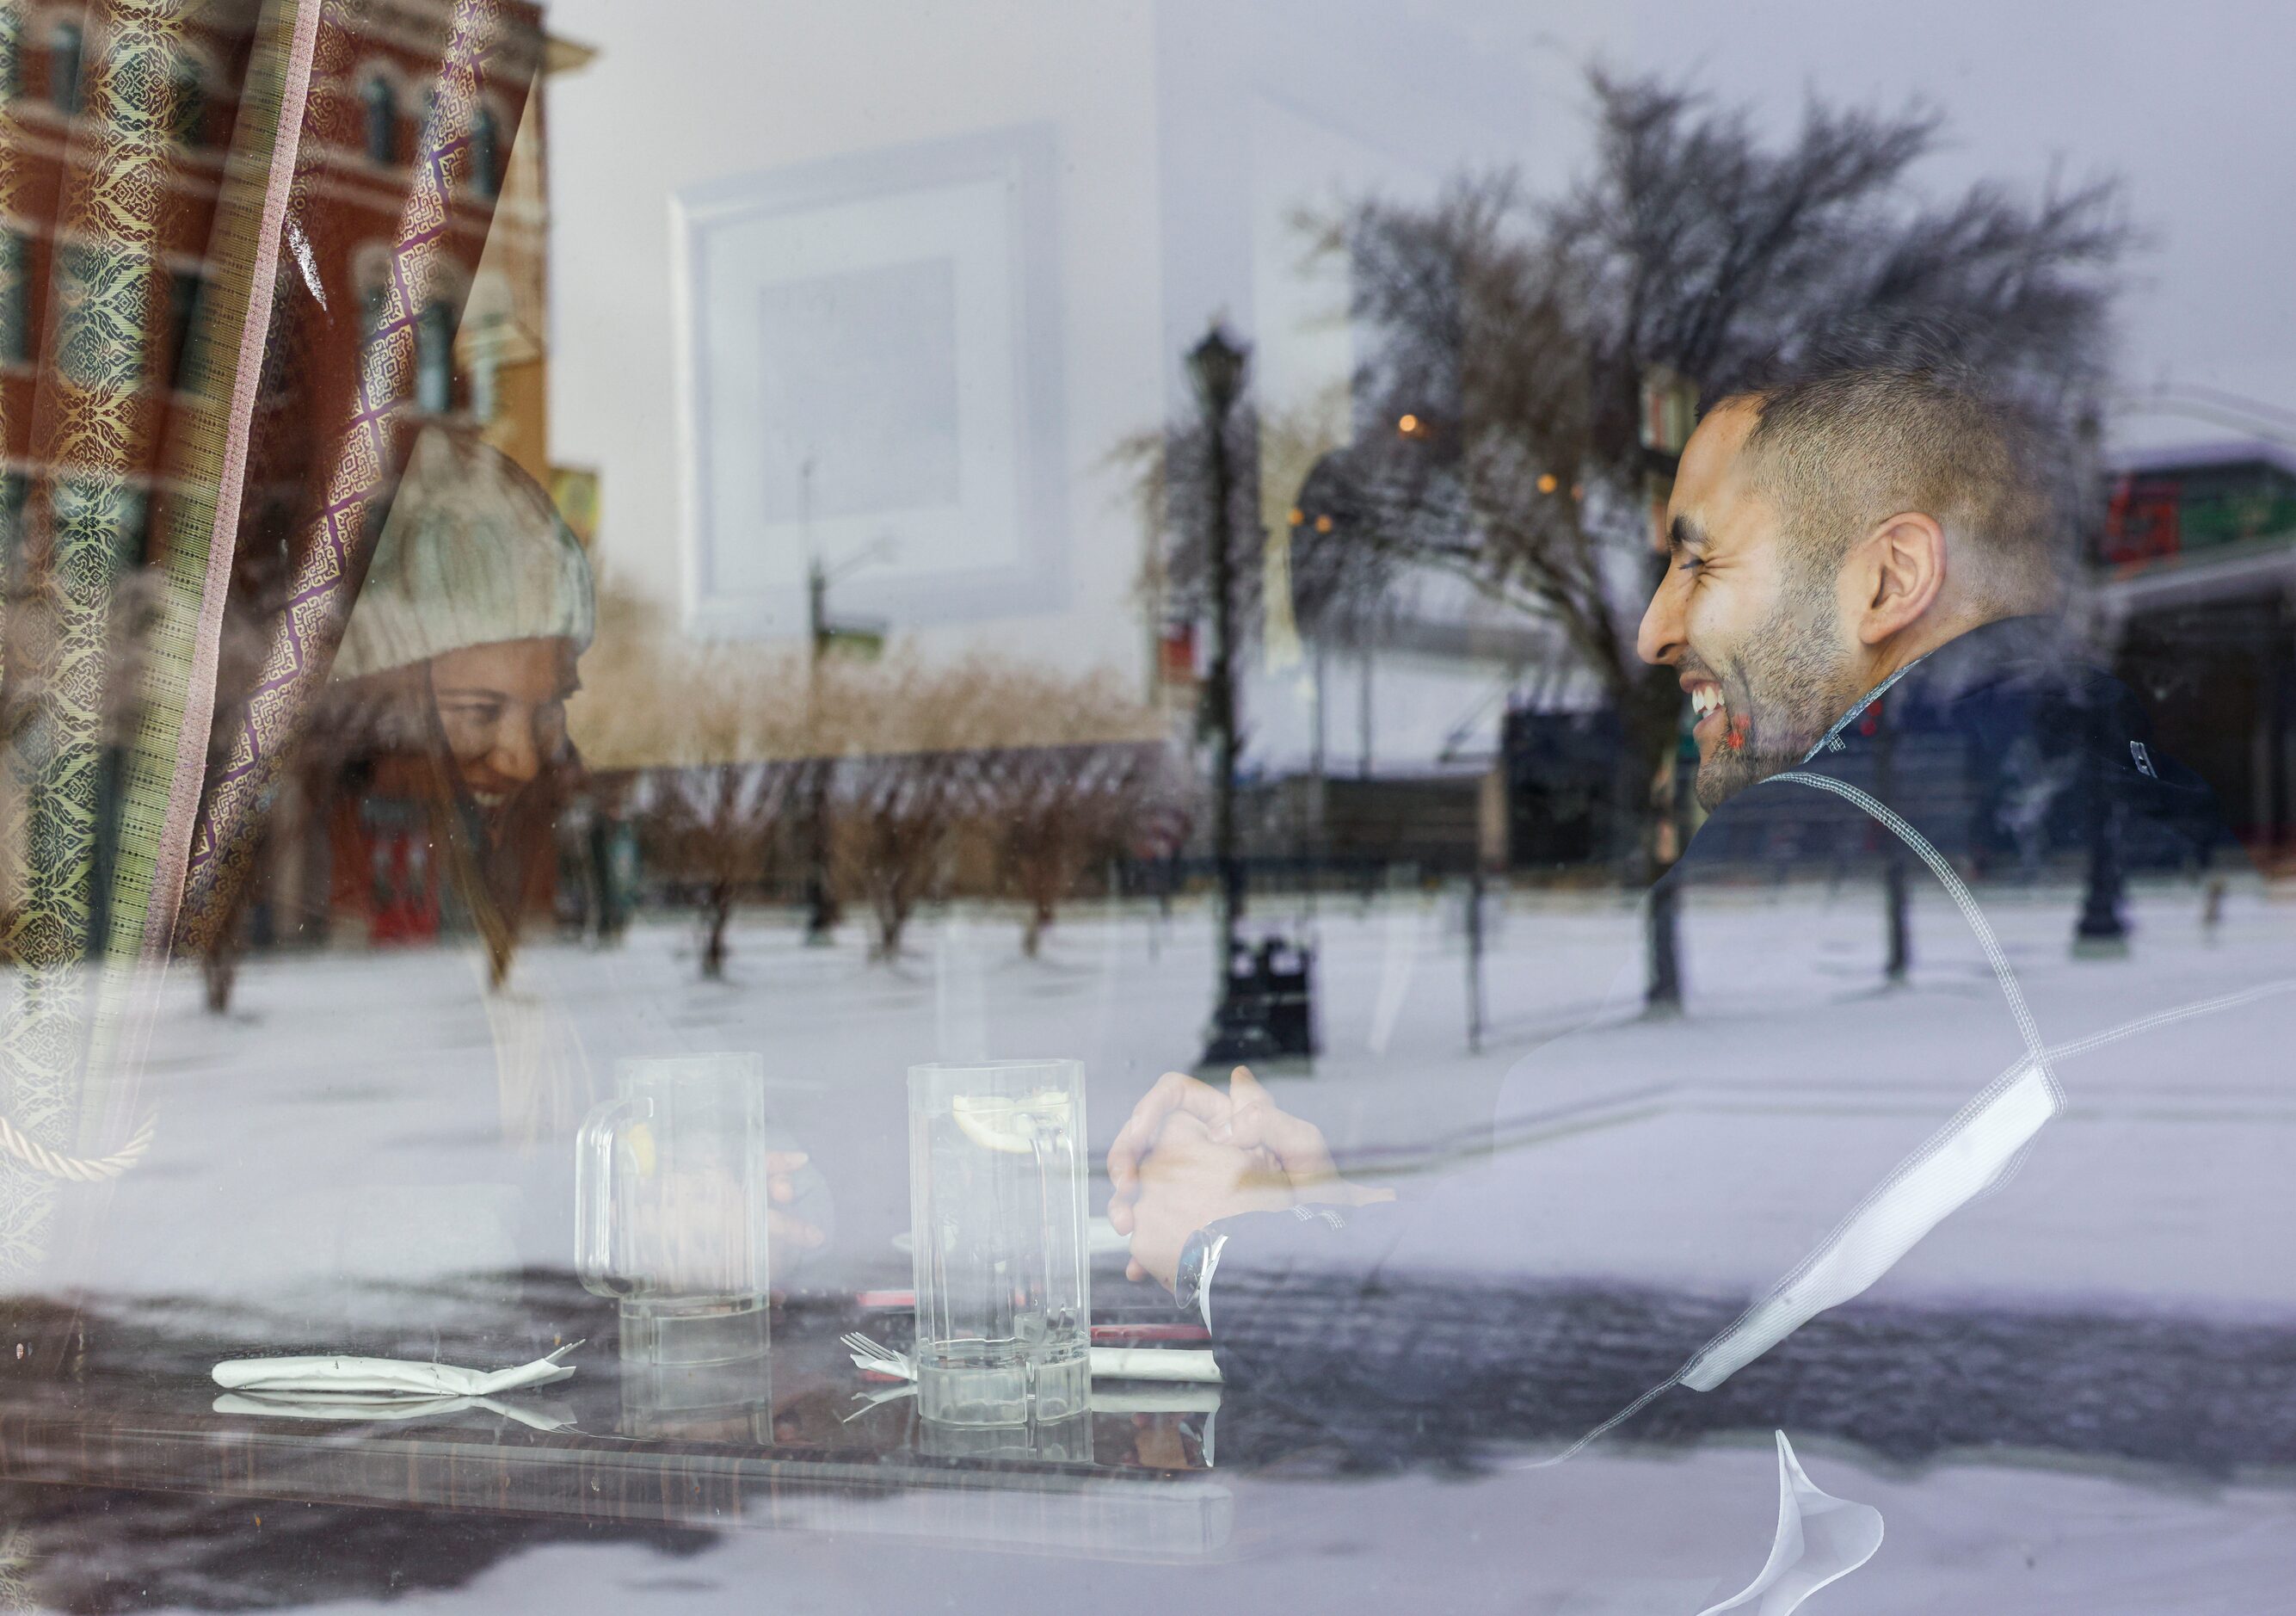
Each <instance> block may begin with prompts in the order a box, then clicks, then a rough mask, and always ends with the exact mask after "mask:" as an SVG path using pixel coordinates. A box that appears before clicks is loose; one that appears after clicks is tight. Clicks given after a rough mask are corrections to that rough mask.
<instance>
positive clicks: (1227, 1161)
mask: <svg viewBox="0 0 2296 1616" xmlns="http://www.w3.org/2000/svg"><path fill="white" fill-rule="evenodd" d="M1135 1183H1136V1191H1135V1194H1134V1196H1133V1199H1132V1201H1131V1202H1130V1204H1129V1206H1128V1208H1127V1215H1126V1220H1125V1221H1126V1224H1127V1225H1128V1232H1129V1233H1130V1235H1131V1236H1132V1261H1131V1264H1130V1266H1129V1267H1128V1269H1127V1272H1128V1273H1129V1274H1130V1275H1131V1276H1132V1277H1133V1278H1135V1279H1137V1278H1139V1277H1141V1276H1143V1275H1151V1276H1154V1278H1155V1279H1156V1281H1157V1283H1158V1284H1161V1285H1162V1286H1163V1287H1164V1288H1165V1289H1166V1290H1168V1291H1169V1290H1170V1289H1171V1288H1172V1282H1173V1276H1175V1275H1176V1274H1177V1273H1178V1271H1179V1267H1180V1250H1181V1248H1182V1247H1184V1246H1185V1245H1186V1244H1187V1243H1188V1236H1189V1235H1193V1234H1194V1233H1195V1232H1196V1231H1197V1230H1198V1229H1201V1228H1202V1227H1203V1226H1205V1225H1206V1224H1208V1223H1216V1222H1218V1220H1219V1219H1221V1218H1234V1217H1235V1216H1237V1215H1238V1214H1239V1213H1242V1212H1259V1211H1268V1210H1275V1209H1278V1208H1282V1207H1287V1206H1290V1205H1291V1204H1292V1202H1293V1201H1294V1200H1295V1199H1296V1197H1295V1196H1293V1194H1292V1186H1291V1185H1290V1184H1289V1182H1287V1181H1286V1180H1285V1178H1284V1177H1283V1172H1282V1170H1281V1169H1276V1168H1273V1167H1271V1166H1269V1165H1268V1164H1267V1161H1265V1159H1264V1158H1262V1157H1261V1156H1260V1155H1259V1153H1256V1152H1252V1151H1247V1150H1240V1149H1238V1148H1237V1147H1236V1146H1234V1145H1233V1144H1220V1143H1218V1142H1217V1141H1215V1140H1214V1139H1213V1138H1212V1136H1211V1135H1210V1132H1209V1131H1208V1130H1207V1129H1206V1128H1205V1127H1204V1125H1203V1124H1202V1123H1201V1121H1199V1120H1197V1119H1196V1118H1195V1117H1194V1116H1193V1115H1191V1114H1189V1113H1187V1112H1177V1113H1175V1114H1174V1115H1172V1116H1171V1117H1170V1118H1169V1119H1168V1120H1166V1121H1165V1123H1164V1125H1163V1127H1162V1128H1161V1130H1160V1132H1159V1133H1158V1134H1157V1136H1156V1147H1155V1149H1153V1150H1152V1151H1151V1152H1149V1153H1148V1156H1147V1159H1146V1160H1145V1161H1142V1162H1141V1163H1140V1165H1139V1168H1138V1169H1137V1171H1136V1174H1135Z"/></svg>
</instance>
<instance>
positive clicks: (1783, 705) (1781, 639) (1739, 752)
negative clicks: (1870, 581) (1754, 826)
mask: <svg viewBox="0 0 2296 1616" xmlns="http://www.w3.org/2000/svg"><path fill="white" fill-rule="evenodd" d="M1832 608H1833V600H1832V598H1831V597H1830V595H1828V594H1827V593H1826V592H1825V591H1824V590H1822V589H1819V588H1816V587H1813V586H1812V584H1811V583H1810V582H1809V581H1808V580H1804V581H1801V582H1798V583H1794V584H1789V585H1788V587H1786V588H1785V589H1784V591H1783V592H1782V593H1781V594H1780V595H1779V598H1778V603H1777V604H1776V606H1775V607H1774V608H1773V609H1772V610H1771V612H1770V615H1769V616H1768V617H1767V618H1766V619H1764V620H1763V621H1762V623H1761V625H1760V626H1759V628H1756V629H1755V630H1754V631H1753V632H1752V633H1751V634H1750V635H1748V636H1746V639H1745V644H1746V646H1747V649H1746V651H1745V652H1743V654H1741V655H1738V656H1734V657H1731V658H1729V659H1728V660H1727V661H1728V665H1727V666H1726V668H1723V669H1714V670H1713V671H1714V672H1715V673H1716V675H1717V677H1719V678H1720V680H1721V683H1722V691H1723V699H1724V701H1725V702H1726V705H1727V708H1728V715H1727V717H1728V722H1729V727H1728V728H1727V729H1726V731H1725V732H1724V733H1723V735H1722V737H1721V740H1720V741H1719V742H1718V743H1717V744H1716V745H1715V747H1714V750H1713V751H1711V752H1710V753H1708V754H1706V755H1705V756H1704V757H1702V758H1701V759H1700V760H1699V765H1698V778H1697V781H1696V783H1695V785H1694V786H1693V791H1694V792H1695V793H1696V795H1697V798H1698V806H1699V807H1701V808H1704V809H1705V810H1706V811H1707V812H1708V813H1712V812H1713V811H1714V810H1715V809H1716V808H1719V807H1721V805H1722V804H1723V803H1724V802H1726V801H1727V800H1729V799H1731V798H1732V797H1734V796H1736V795H1737V794H1738V793H1739V792H1743V791H1744V790H1745V789H1746V788H1747V787H1748V786H1750V785H1752V784H1754V783H1757V782H1759V781H1762V780H1767V779H1768V778H1769V777H1770V776H1771V775H1775V774H1776V773H1777V772H1778V771H1779V770H1781V769H1787V768H1792V767H1793V766H1794V765H1795V764H1797V763H1799V762H1800V761H1801V759H1802V758H1803V757H1804V755H1805V754H1807V753H1808V751H1809V749H1810V748H1811V747H1812V746H1815V745H1816V743H1817V739H1818V737H1819V736H1820V735H1822V734H1825V729H1826V726H1828V725H1830V724H1832V723H1833V720H1834V719H1836V718H1840V717H1841V714H1842V713H1844V712H1845V711H1847V710H1849V703H1850V702H1851V701H1855V700H1857V691H1856V690H1855V689H1852V688H1849V686H1850V685H1852V683H1853V682H1854V676H1853V675H1852V674H1851V672H1850V669H1849V655H1848V653H1847V652H1844V651H1843V650H1842V648H1841V645H1840V644H1838V643H1837V642H1836V641H1835V640H1834V638H1833V635H1832V633H1831V629H1832V628H1833V624H1832V622H1831V620H1830V619H1831V612H1832Z"/></svg>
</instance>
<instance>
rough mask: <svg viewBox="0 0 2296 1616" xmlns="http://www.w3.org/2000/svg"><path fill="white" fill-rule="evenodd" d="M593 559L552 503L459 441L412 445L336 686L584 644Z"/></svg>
mask: <svg viewBox="0 0 2296 1616" xmlns="http://www.w3.org/2000/svg"><path fill="white" fill-rule="evenodd" d="M596 619H597V607H596V603H595V601H594V596H593V594H592V588H591V580H590V558H589V557H588V556H587V555H586V554H583V552H582V546H581V544H580V542H579V541H578V539H576V538H575V537H574V535H573V533H572V532H571V531H570V529H568V528H567V526H566V524H565V523H564V522H563V521H560V520H559V516H558V512H557V509H556V508H555V507H554V506H553V504H551V502H550V496H549V495H547V494H545V493H544V492H543V491H542V489H541V488H539V487H538V486H537V484H536V483H535V480H534V479H532V478H531V477H529V476H528V475H527V474H526V473H525V472H522V471H521V470H520V469H519V468H518V466H517V464H516V463H514V462H512V460H511V459H510V457H509V456H508V455H504V454H503V453H502V451H500V450H499V449H496V448H495V447H492V446H491V445H489V444H487V443H484V442H481V441H480V439H477V438H476V437H474V436H471V435H470V434H469V433H467V432H456V431H448V430H447V429H444V428H441V427H437V426H432V427H428V428H425V429H424V431H423V432H422V436H421V437H420V438H418V439H415V442H414V453H413V454H412V455H409V456H408V458H407V463H406V476H404V477H403V478H401V479H400V480H399V484H398V497H397V498H395V499H394V500H392V501H391V505H390V516H389V520H388V521H385V522H384V523H383V529H382V534H381V537H380V538H378V539H377V540H376V541H375V547H374V559H373V562H371V563H370V564H369V565H368V568H367V575H366V584H365V587H363V588H362V589H361V590H360V591H359V595H358V600H357V603H355V604H354V605H353V606H352V608H351V619H350V623H349V626H348V628H346V629H345V630H344V633H343V643H342V646H341V648H340V650H339V651H337V652H336V653H335V666H334V674H333V677H335V678H338V679H356V678H359V677H363V676H365V675H367V674H374V673H383V672H387V671H388V670H389V669H394V668H404V667H406V666H407V665H408V664H410V663H414V662H423V661H428V660H430V659H431V658H432V657H435V656H438V655H439V654H440V653H442V652H449V651H461V650H463V649H466V648H467V647H469V646H472V645H491V644H498V643H499V642H501V641H504V640H535V639H563V640H570V641H572V642H573V644H574V649H575V650H576V651H581V650H583V649H584V648H586V646H587V645H588V644H590V636H591V633H592V631H593V629H594V625H595V623H596Z"/></svg>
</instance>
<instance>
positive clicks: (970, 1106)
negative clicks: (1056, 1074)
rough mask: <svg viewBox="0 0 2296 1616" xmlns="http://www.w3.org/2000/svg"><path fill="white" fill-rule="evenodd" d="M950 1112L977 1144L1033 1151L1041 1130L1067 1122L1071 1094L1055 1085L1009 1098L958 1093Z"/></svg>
mask: <svg viewBox="0 0 2296 1616" xmlns="http://www.w3.org/2000/svg"><path fill="white" fill-rule="evenodd" d="M949 1112H950V1114H951V1115H952V1116H954V1117H955V1119H956V1125H957V1127H958V1128H961V1129H963V1130H964V1136H965V1137H966V1138H968V1139H970V1140H972V1142H973V1143H974V1144H979V1145H982V1146H985V1147H986V1148H988V1149H989V1150H993V1151H1003V1152H1005V1153H1007V1154H1010V1155H1016V1156H1026V1155H1029V1154H1032V1153H1034V1152H1035V1150H1036V1148H1037V1146H1036V1138H1037V1132H1038V1130H1039V1129H1042V1128H1063V1127H1066V1126H1067V1124H1068V1119H1069V1097H1068V1095H1065V1094H1062V1092H1061V1091H1060V1090H1058V1089H1056V1088H1048V1089H1044V1090H1041V1091H1039V1092H1038V1093H1036V1094H1033V1095H1029V1097H1028V1098H1027V1099H1025V1100H1009V1099H1006V1098H1005V1097H1004V1096H1003V1095H957V1096H956V1097H955V1099H953V1100H951V1101H950V1102H949Z"/></svg>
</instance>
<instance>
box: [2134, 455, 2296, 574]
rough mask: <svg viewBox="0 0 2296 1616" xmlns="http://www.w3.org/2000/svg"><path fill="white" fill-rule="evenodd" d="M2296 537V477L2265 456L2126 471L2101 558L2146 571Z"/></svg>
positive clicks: (2287, 469) (2294, 473)
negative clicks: (2182, 559) (2152, 565)
mask: <svg viewBox="0 0 2296 1616" xmlns="http://www.w3.org/2000/svg"><path fill="white" fill-rule="evenodd" d="M2290 539H2296V472H2291V471H2290V470H2289V468H2287V467H2285V466H2283V465H2280V464H2278V463H2276V462H2275V461H2272V460H2269V459H2266V458H2264V457H2263V456H2261V455H2259V456H2257V457H2254V458H2251V459H2239V460H2226V461H2224V462H2221V463H2195V464H2189V465H2159V466H2153V467H2148V468H2145V469H2144V470H2141V471H2129V472H2123V473H2121V475H2120V477H2118V478H2116V479H2115V480H2114V481H2113V485H2112V496H2111V498H2110V499H2109V501H2108V502H2107V504H2106V507H2105V519H2104V528H2103V532H2102V533H2101V535H2100V536H2099V541H2098V557H2097V559H2098V560H2100V561H2101V562H2104V563H2105V564H2106V565H2108V566H2116V567H2128V566H2142V565H2144V564H2146V563H2148V562H2160V561H2166V560H2169V559H2170V558H2174V557H2181V556H2186V555H2193V554H2202V553H2205V552H2209V551H2214V550H2223V549H2227V548H2230V547H2232V546H2246V545H2251V544H2261V543H2268V542H2273V541H2278V542H2283V543H2284V542H2287V541H2288V540H2290Z"/></svg>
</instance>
